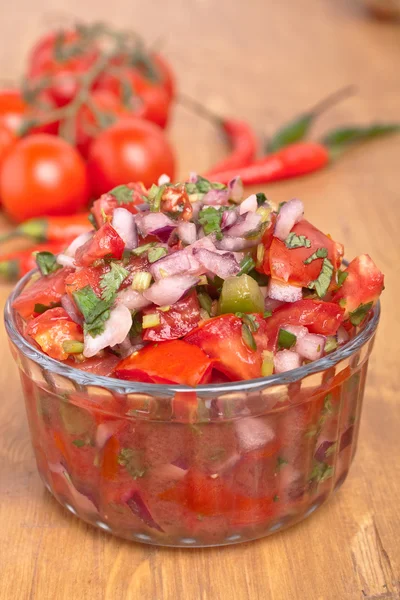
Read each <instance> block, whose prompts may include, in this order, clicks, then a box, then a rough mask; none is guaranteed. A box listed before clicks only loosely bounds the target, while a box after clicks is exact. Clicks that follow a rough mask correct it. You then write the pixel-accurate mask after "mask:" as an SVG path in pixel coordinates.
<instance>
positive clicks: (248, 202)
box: [239, 194, 258, 215]
mask: <svg viewBox="0 0 400 600" xmlns="http://www.w3.org/2000/svg"><path fill="white" fill-rule="evenodd" d="M257 208H258V204H257V196H256V195H255V194H251V196H249V197H248V198H246V199H245V200H243V202H242V203H241V205H240V206H239V213H240V214H241V215H244V214H246V213H247V212H253V213H254V212H256V210H257Z"/></svg>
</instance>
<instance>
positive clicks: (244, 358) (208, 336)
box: [185, 314, 268, 381]
mask: <svg viewBox="0 0 400 600" xmlns="http://www.w3.org/2000/svg"><path fill="white" fill-rule="evenodd" d="M255 319H256V321H257V324H258V326H259V327H258V331H257V332H255V333H254V334H253V336H254V339H255V342H256V344H257V350H251V349H250V348H249V347H248V346H247V344H246V343H245V342H244V340H243V336H242V325H243V323H242V321H241V319H239V317H236V316H235V315H232V314H226V315H221V316H220V317H215V318H213V319H208V320H207V321H204V322H203V323H201V325H199V327H197V328H196V329H194V330H193V331H191V332H190V333H189V334H188V335H187V336H186V337H185V341H186V342H189V344H195V345H196V346H199V347H200V348H201V349H202V350H204V352H205V353H206V354H207V355H208V356H209V357H210V358H214V359H216V360H215V362H214V368H215V369H217V370H218V371H221V372H222V373H224V374H225V375H227V376H228V377H229V378H230V379H231V380H232V381H239V380H240V379H254V378H256V377H261V365H262V354H261V351H262V350H266V349H267V346H268V338H267V334H266V327H265V321H264V320H263V319H262V318H261V317H260V316H258V315H255Z"/></svg>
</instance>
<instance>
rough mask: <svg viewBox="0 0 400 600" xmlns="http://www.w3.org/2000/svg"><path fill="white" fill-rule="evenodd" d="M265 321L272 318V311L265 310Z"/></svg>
mask: <svg viewBox="0 0 400 600" xmlns="http://www.w3.org/2000/svg"><path fill="white" fill-rule="evenodd" d="M263 317H264V319H268V317H272V311H270V310H265V311H264V314H263Z"/></svg>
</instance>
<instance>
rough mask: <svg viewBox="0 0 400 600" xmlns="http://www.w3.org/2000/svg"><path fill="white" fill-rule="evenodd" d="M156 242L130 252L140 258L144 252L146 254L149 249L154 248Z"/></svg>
mask: <svg viewBox="0 0 400 600" xmlns="http://www.w3.org/2000/svg"><path fill="white" fill-rule="evenodd" d="M155 245H156V242H149V243H148V244H143V246H138V247H137V248H135V249H134V250H132V254H134V255H135V256H141V255H142V254H144V253H145V252H148V251H149V250H150V248H154V246H155Z"/></svg>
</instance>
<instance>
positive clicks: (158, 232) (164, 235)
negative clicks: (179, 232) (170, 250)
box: [152, 225, 176, 244]
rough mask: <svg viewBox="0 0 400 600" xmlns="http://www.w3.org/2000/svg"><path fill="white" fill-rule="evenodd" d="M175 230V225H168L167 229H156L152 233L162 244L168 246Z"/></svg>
mask: <svg viewBox="0 0 400 600" xmlns="http://www.w3.org/2000/svg"><path fill="white" fill-rule="evenodd" d="M175 228H176V227H175V225H166V226H165V227H160V229H155V230H154V231H153V232H152V235H155V236H156V237H157V238H158V239H159V240H160V242H163V243H165V244H166V243H167V242H168V241H169V239H170V237H171V234H172V232H173V231H174V229H175Z"/></svg>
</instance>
